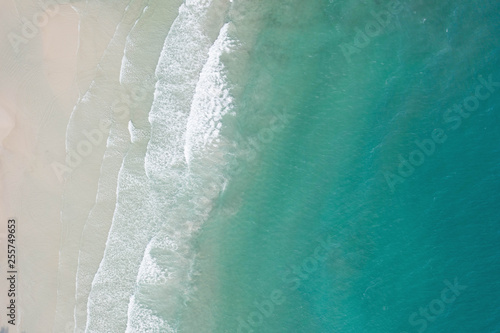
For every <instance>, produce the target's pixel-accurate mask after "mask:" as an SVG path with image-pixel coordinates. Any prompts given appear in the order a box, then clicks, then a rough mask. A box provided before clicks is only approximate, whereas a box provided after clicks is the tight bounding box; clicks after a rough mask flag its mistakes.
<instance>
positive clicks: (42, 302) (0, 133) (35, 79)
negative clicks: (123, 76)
mask: <svg viewBox="0 0 500 333" xmlns="http://www.w3.org/2000/svg"><path fill="white" fill-rule="evenodd" d="M17 6H18V7H19V10H20V11H19V12H18V10H17V9H16V7H15V6H14V3H13V2H10V3H9V2H6V3H2V5H1V7H2V17H1V19H2V23H1V24H2V26H1V31H2V32H4V34H5V35H6V34H8V33H9V32H12V31H13V32H15V33H17V34H18V35H20V36H22V34H21V32H20V30H21V28H22V27H21V26H20V25H19V24H18V19H19V16H18V17H17V18H16V15H20V17H28V18H31V17H32V15H33V13H36V12H40V11H39V10H36V8H31V11H29V10H28V9H26V7H29V6H24V7H23V6H20V4H18V5H17ZM76 6H78V4H76ZM82 6H83V4H82ZM21 8H22V9H23V10H22V11H21ZM75 8H78V7H75ZM58 9H59V13H58V14H56V15H54V16H52V17H50V19H49V21H48V23H47V24H46V25H45V26H44V27H43V28H41V29H40V31H39V32H38V33H37V34H36V36H34V37H33V38H30V39H29V40H28V41H27V42H26V43H22V44H19V45H18V46H19V52H18V53H15V52H14V50H13V48H12V45H9V43H8V42H7V41H6V42H5V43H4V44H2V45H1V48H2V53H1V57H0V60H2V68H1V72H2V74H3V75H2V76H1V79H0V86H1V87H2V90H0V219H1V223H0V249H2V250H1V251H0V264H1V267H2V269H1V271H0V307H1V308H2V309H5V306H6V304H7V301H8V299H7V289H8V286H7V284H6V279H5V277H4V276H6V272H5V271H6V266H5V265H6V255H7V254H6V252H5V248H6V247H7V246H6V232H7V218H8V217H15V218H16V219H17V225H18V228H17V233H16V235H17V239H16V249H17V263H16V264H17V267H16V268H17V269H18V272H19V273H18V285H17V287H16V289H17V293H16V296H17V297H16V307H17V308H16V312H17V316H16V326H12V325H8V323H7V320H8V319H9V318H6V317H5V315H4V310H2V311H1V314H0V327H2V326H8V327H9V332H24V331H26V332H40V333H43V332H53V331H56V332H63V331H64V332H66V328H62V327H66V326H67V325H65V323H64V321H63V322H62V323H60V327H59V328H58V329H54V319H55V313H56V301H57V298H58V292H57V288H58V281H59V289H61V290H66V291H67V294H68V295H67V298H69V299H72V300H73V301H74V273H75V272H74V271H73V270H72V269H68V270H66V271H65V270H64V269H63V270H59V272H58V268H59V259H60V249H61V246H63V245H64V243H65V241H67V240H65V238H64V237H65V236H67V230H70V229H69V228H68V226H67V225H66V226H64V227H63V226H62V219H61V211H63V207H62V205H63V203H64V202H65V201H64V200H63V194H64V193H66V192H67V191H68V190H67V186H68V185H67V182H61V181H60V180H59V179H58V177H57V176H56V173H55V172H54V170H53V163H54V161H59V162H63V163H64V160H65V156H66V149H65V140H66V130H67V125H68V122H69V119H70V115H71V113H72V111H73V108H74V105H75V104H76V103H77V100H78V98H79V97H80V96H81V95H82V93H84V92H85V91H87V89H88V86H89V84H90V82H91V80H92V79H93V77H94V75H95V71H94V69H95V68H96V67H97V63H98V62H99V59H101V57H102V56H103V54H104V50H105V48H106V47H107V45H108V43H109V41H110V39H111V37H112V35H113V32H114V30H115V28H116V24H117V22H118V21H119V19H120V15H121V14H120V11H119V10H117V12H116V13H115V15H114V16H113V15H109V20H103V17H99V20H97V18H96V16H99V15H100V14H99V11H98V10H94V11H85V20H87V24H86V27H87V28H86V29H80V33H79V26H78V24H79V18H80V17H79V15H78V14H77V12H76V11H75V10H74V9H73V8H72V7H71V6H69V5H59V6H58ZM79 12H83V9H82V10H81V11H80V10H79ZM92 21H93V22H92ZM94 29H95V30H94ZM118 65H119V64H118ZM102 145H103V146H104V145H105V140H103V143H102ZM102 149H103V148H102ZM99 158H101V159H102V156H100V157H99V155H98V154H97V156H96V157H95V158H94V159H95V160H96V163H95V164H93V165H98V162H97V161H98V160H99ZM96 169H97V170H96ZM98 171H99V170H98V167H94V168H90V171H89V170H86V171H84V173H85V177H82V178H81V179H79V180H76V181H75V180H73V186H78V185H81V183H82V182H85V183H87V184H88V185H89V186H87V187H82V188H81V189H80V196H81V197H83V198H95V193H96V184H97V178H98V175H99V172H98ZM72 176H73V175H72ZM66 202H67V201H66ZM69 210H70V211H71V209H69ZM70 216H71V214H70ZM77 222H81V221H77ZM73 227H74V225H71V227H70V228H73ZM76 227H78V226H76ZM80 227H81V226H80ZM77 229H78V228H77ZM68 260H70V259H69V257H68ZM71 260H72V261H74V262H76V257H72V258H71ZM58 274H59V276H58ZM66 275H67V276H68V279H65V276H66ZM58 278H59V279H58ZM67 281H70V284H69V286H68V287H67V288H66V289H65V288H64V287H65V286H64V284H65V283H67ZM71 281H72V283H71ZM71 291H73V294H71ZM59 298H60V296H59ZM62 301H63V302H64V299H63V300H62ZM62 307H64V304H62ZM69 312H70V313H71V312H72V310H71V309H69ZM71 317H72V316H71ZM65 320H66V319H65ZM71 325H72V323H71ZM68 327H69V326H68ZM71 332H73V331H72V330H71Z"/></svg>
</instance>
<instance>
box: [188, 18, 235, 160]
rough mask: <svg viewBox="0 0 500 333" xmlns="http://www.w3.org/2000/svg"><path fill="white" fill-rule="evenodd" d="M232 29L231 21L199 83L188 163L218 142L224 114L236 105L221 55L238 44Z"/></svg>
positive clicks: (189, 120)
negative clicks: (200, 151) (196, 152)
mask: <svg viewBox="0 0 500 333" xmlns="http://www.w3.org/2000/svg"><path fill="white" fill-rule="evenodd" d="M228 29H229V23H226V24H225V25H224V26H223V27H222V29H221V30H220V33H219V37H218V38H217V40H216V41H215V43H214V45H212V47H211V48H210V51H209V57H208V61H207V62H206V64H205V66H204V67H203V70H202V72H201V75H200V78H199V80H198V84H197V86H196V93H195V95H194V98H193V102H192V104H191V112H190V114H189V119H188V123H187V130H186V139H185V145H184V156H185V158H186V162H187V164H188V165H189V164H190V161H191V159H192V157H193V154H194V153H195V150H202V149H203V148H205V147H206V146H208V145H215V146H216V145H217V142H218V141H217V140H218V136H219V133H220V128H221V127H222V122H221V121H222V117H223V116H224V115H225V114H226V113H228V112H229V111H230V110H231V108H232V107H233V99H232V97H231V93H230V88H229V84H228V82H227V77H226V74H225V70H226V69H225V67H224V64H223V63H222V61H221V56H222V55H223V54H224V53H229V52H231V50H232V49H233V48H234V47H235V44H236V43H235V42H234V41H233V40H231V39H230V38H229V36H228Z"/></svg>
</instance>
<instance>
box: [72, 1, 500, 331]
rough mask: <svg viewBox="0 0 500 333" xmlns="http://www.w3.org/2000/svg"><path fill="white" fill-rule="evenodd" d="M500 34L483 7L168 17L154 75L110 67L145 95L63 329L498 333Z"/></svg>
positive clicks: (213, 4)
mask: <svg viewBox="0 0 500 333" xmlns="http://www.w3.org/2000/svg"><path fill="white" fill-rule="evenodd" d="M151 6H153V5H151ZM155 6H158V8H160V7H161V4H156V5H155ZM146 14H147V15H149V14H148V12H147V11H146ZM146 14H145V15H144V17H145V18H144V19H147V15H146ZM141 20H143V18H142V17H141V18H139V19H138V22H139V23H138V24H137V25H136V26H137V27H139V28H137V29H136V26H134V29H133V31H132V33H131V34H132V36H136V35H140V33H141V31H140V27H141V24H143V23H141V22H142V21H141ZM377 22H380V23H377ZM165 30H166V29H165ZM499 31H500V3H499V2H498V1H487V0H477V1H468V2H465V1H461V2H452V1H440V2H432V1H423V0H420V1H417V0H415V1H410V0H408V1H401V2H397V1H396V2H395V1H389V2H385V1H336V0H330V1H326V0H314V1H304V0H283V1H279V2H278V1H263V0H257V1H244V0H234V1H232V2H229V1H223V0H220V1H215V0H214V1H194V0H192V1H185V3H184V5H182V6H181V8H180V10H179V14H178V16H177V18H176V19H175V21H173V23H172V26H171V27H170V28H169V31H168V33H166V32H165V33H166V36H165V41H164V44H163V49H162V51H161V53H159V54H158V63H157V66H156V70H155V71H154V73H151V70H150V71H149V72H148V70H147V68H146V69H144V71H143V72H142V74H141V75H142V76H140V75H139V74H140V73H141V72H140V70H138V69H137V68H139V67H137V66H144V64H141V60H140V59H142V58H141V57H140V54H141V50H140V49H138V48H134V47H132V46H130V45H129V48H128V49H127V50H126V52H125V54H126V57H128V61H129V63H128V65H127V66H128V69H127V70H126V71H125V70H123V68H122V72H121V83H122V84H124V85H131V86H133V85H140V84H142V81H141V79H140V77H148V78H151V77H154V78H155V79H154V80H151V79H150V80H149V81H147V80H145V81H144V82H145V83H144V85H145V86H147V87H146V90H148V91H149V92H148V96H149V97H148V98H147V101H146V102H144V105H143V106H144V107H143V108H140V109H138V110H134V112H132V116H131V118H132V122H131V124H130V125H129V131H130V135H131V143H130V148H129V150H128V153H127V156H126V157H125V159H124V161H123V164H122V167H121V170H120V174H119V179H118V184H119V185H118V189H117V194H118V199H117V205H116V208H115V213H114V217H113V224H112V227H111V229H110V233H109V236H108V241H107V243H106V251H105V253H104V257H103V259H102V262H101V264H100V266H99V270H98V271H97V273H96V275H95V277H94V280H93V282H92V286H91V287H92V290H91V291H90V295H89V302H88V304H87V319H86V322H85V320H84V322H83V324H82V323H79V325H80V327H83V328H86V331H88V332H111V331H112V332H123V331H127V332H189V333H191V332H245V333H247V332H306V333H313V332H318V333H320V332H424V331H425V332H500V322H499V320H498V318H499V315H500V311H499V309H500V301H499V296H500V294H499V291H498V282H497V281H498V276H499V274H500V268H499V267H500V266H499V259H500V253H499V249H498V243H499V238H500V232H499V231H498V230H499V229H498V223H499V221H500V210H499V209H498V207H499V205H498V202H499V200H498V199H499V194H498V189H499V188H500V145H499V142H500V141H499V139H500V134H499V133H500V118H499V115H498V108H499V105H500V83H497V82H500V66H499V65H500V40H499V39H498V32H499ZM158 34H159V33H158ZM158 39H160V37H158V36H156V40H158ZM129 40H130V38H129ZM152 48H153V47H151V49H152ZM155 48H156V49H157V51H158V52H159V49H160V47H159V46H155ZM134 61H135V62H134ZM124 63H125V62H124ZM134 66H136V67H134ZM151 67H152V66H151V65H149V68H151ZM138 73H139V74H138ZM144 73H146V74H144ZM138 77H139V79H138ZM151 81H154V82H153V83H152V82H151ZM153 90H154V93H153ZM455 105H458V106H457V107H455ZM460 105H461V106H460ZM96 269H97V268H96ZM94 273H95V272H94ZM94 273H92V274H94ZM89 289H90V286H89ZM110 309H112V310H110ZM103 311H106V313H107V317H106V320H104V319H103V317H102V313H103Z"/></svg>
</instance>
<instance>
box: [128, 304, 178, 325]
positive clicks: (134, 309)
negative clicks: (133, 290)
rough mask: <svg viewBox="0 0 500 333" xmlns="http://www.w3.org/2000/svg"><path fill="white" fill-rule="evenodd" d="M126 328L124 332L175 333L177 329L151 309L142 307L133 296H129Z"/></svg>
mask: <svg viewBox="0 0 500 333" xmlns="http://www.w3.org/2000/svg"><path fill="white" fill-rule="evenodd" d="M128 318H129V319H128V321H129V323H128V324H127V330H126V331H125V333H176V332H177V330H176V329H174V328H173V327H172V326H170V325H169V324H168V323H167V322H165V321H164V320H163V319H161V318H160V317H158V316H156V315H155V314H154V313H153V311H151V310H150V309H146V308H144V307H142V306H141V305H140V304H138V303H137V302H136V301H135V297H134V296H132V297H131V298H130V302H129V307H128Z"/></svg>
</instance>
